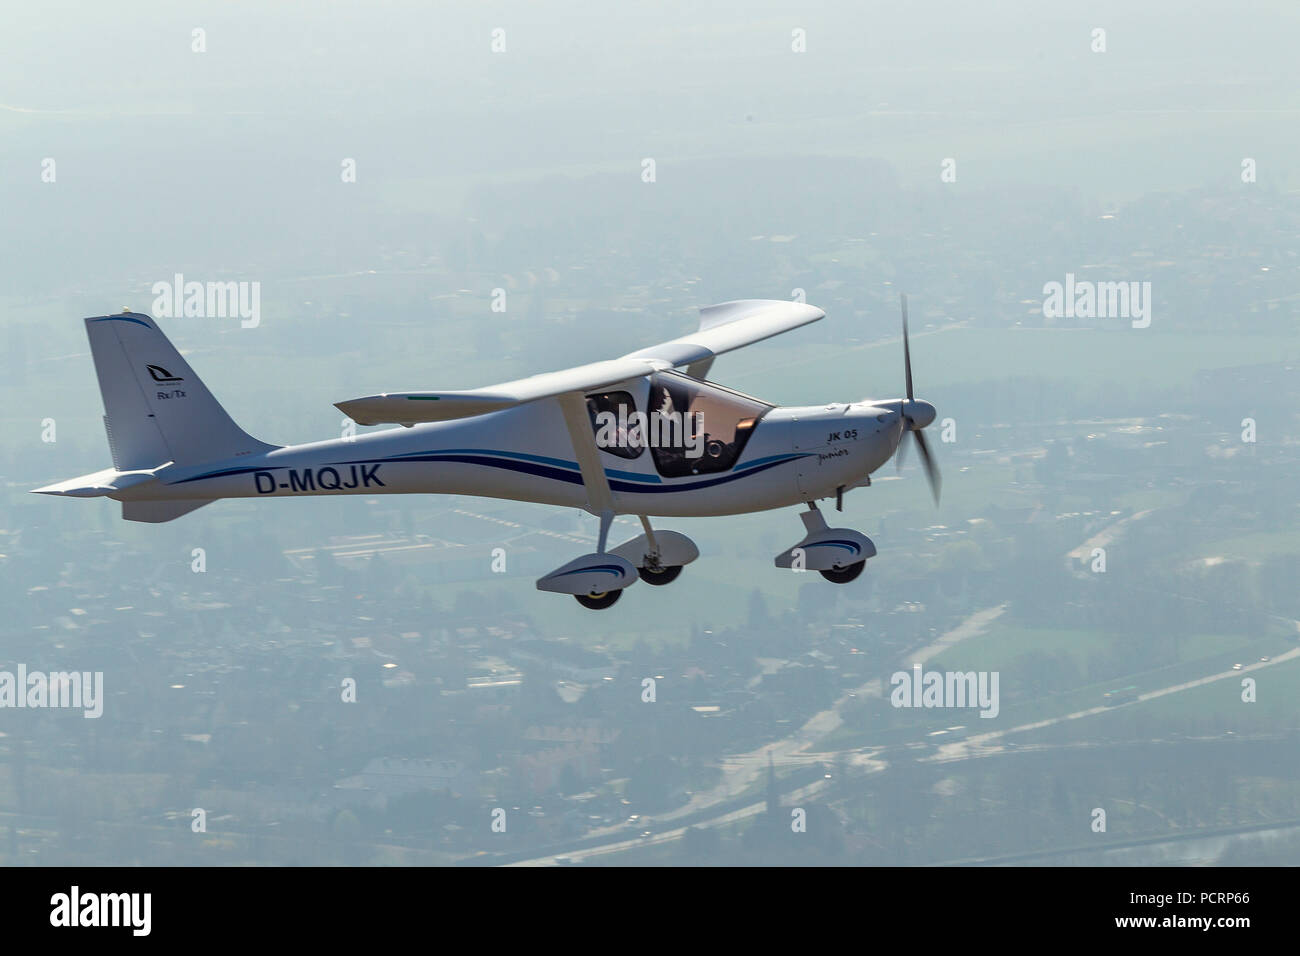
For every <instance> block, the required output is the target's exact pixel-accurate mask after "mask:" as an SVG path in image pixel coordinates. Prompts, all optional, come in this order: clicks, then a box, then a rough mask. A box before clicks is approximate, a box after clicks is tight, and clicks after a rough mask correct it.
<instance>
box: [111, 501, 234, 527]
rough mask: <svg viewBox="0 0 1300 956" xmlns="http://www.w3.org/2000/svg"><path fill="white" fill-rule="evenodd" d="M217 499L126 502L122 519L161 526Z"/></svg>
mask: <svg viewBox="0 0 1300 956" xmlns="http://www.w3.org/2000/svg"><path fill="white" fill-rule="evenodd" d="M214 501H216V499H215V498H179V499H176V500H174V501H124V502H122V517H123V518H125V519H126V520H127V521H145V522H148V523H149V524H161V523H162V522H164V521H171V520H172V519H173V518H179V517H180V516H181V515H187V514H189V513H190V512H191V511H194V510H195V509H196V508H202V507H203V506H204V505H210V504H212V502H214Z"/></svg>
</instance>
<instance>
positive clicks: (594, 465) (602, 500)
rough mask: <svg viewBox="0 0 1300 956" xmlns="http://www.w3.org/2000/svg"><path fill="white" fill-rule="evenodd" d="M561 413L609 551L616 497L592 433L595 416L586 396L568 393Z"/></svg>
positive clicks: (561, 400) (560, 398) (561, 397)
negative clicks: (589, 408) (593, 417)
mask: <svg viewBox="0 0 1300 956" xmlns="http://www.w3.org/2000/svg"><path fill="white" fill-rule="evenodd" d="M556 399H557V400H558V401H559V403H560V411H562V412H563V413H564V424H565V425H566V426H567V427H568V429H569V440H570V441H571V442H573V455H574V457H575V458H577V459H578V468H579V469H580V470H581V471H582V484H583V486H584V487H585V488H586V489H587V510H588V511H590V512H591V513H592V514H594V515H599V516H600V547H599V548H598V550H599V551H601V552H604V550H605V538H606V536H607V535H608V534H609V525H610V522H612V521H613V519H614V495H613V493H612V492H611V491H610V490H609V479H608V478H607V477H606V476H605V468H604V466H603V465H601V463H600V449H599V448H597V447H596V435H595V433H594V432H593V431H592V430H591V416H590V415H588V414H587V398H586V396H585V395H583V393H582V392H565V393H564V394H563V395H558V396H556Z"/></svg>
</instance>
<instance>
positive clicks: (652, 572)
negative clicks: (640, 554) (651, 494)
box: [636, 515, 682, 587]
mask: <svg viewBox="0 0 1300 956" xmlns="http://www.w3.org/2000/svg"><path fill="white" fill-rule="evenodd" d="M641 527H643V528H645V538H646V543H647V544H649V545H650V549H649V550H648V551H647V552H646V556H645V564H643V565H642V566H641V567H639V568H637V569H636V573H637V576H638V577H639V578H640V579H641V580H642V581H644V582H645V583H646V584H653V585H655V586H656V587H662V586H663V585H665V584H672V583H673V582H674V581H676V580H677V575H679V574H681V573H682V566H681V565H680V564H677V565H667V564H663V563H661V562H660V560H659V542H658V541H656V540H655V532H654V528H652V527H650V519H649V518H648V517H646V516H645V515H641Z"/></svg>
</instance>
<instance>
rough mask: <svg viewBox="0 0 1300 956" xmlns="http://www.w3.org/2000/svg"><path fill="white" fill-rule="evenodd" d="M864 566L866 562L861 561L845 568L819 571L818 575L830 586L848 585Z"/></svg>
mask: <svg viewBox="0 0 1300 956" xmlns="http://www.w3.org/2000/svg"><path fill="white" fill-rule="evenodd" d="M866 566H867V562H866V560H865V559H863V560H862V561H858V562H857V563H855V564H850V565H849V566H848V567H846V568H830V569H828V570H826V571H819V572H818V573H819V574H820V575H821V576H822V577H824V578H825V579H826V580H827V581H830V582H831V583H832V584H848V583H849V582H850V581H852V580H854V579H855V578H857V576H858V575H859V574H861V573H862V569H863V568H865V567H866Z"/></svg>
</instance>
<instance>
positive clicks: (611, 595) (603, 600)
mask: <svg viewBox="0 0 1300 956" xmlns="http://www.w3.org/2000/svg"><path fill="white" fill-rule="evenodd" d="M622 595H623V592H622V590H618V591H601V592H600V593H599V594H575V595H574V597H575V598H577V599H578V603H579V604H581V605H582V606H583V607H585V608H590V609H591V610H593V611H602V610H604V609H605V608H607V607H613V606H614V602H616V601H617V600H618V599H619V598H620V597H622Z"/></svg>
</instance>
